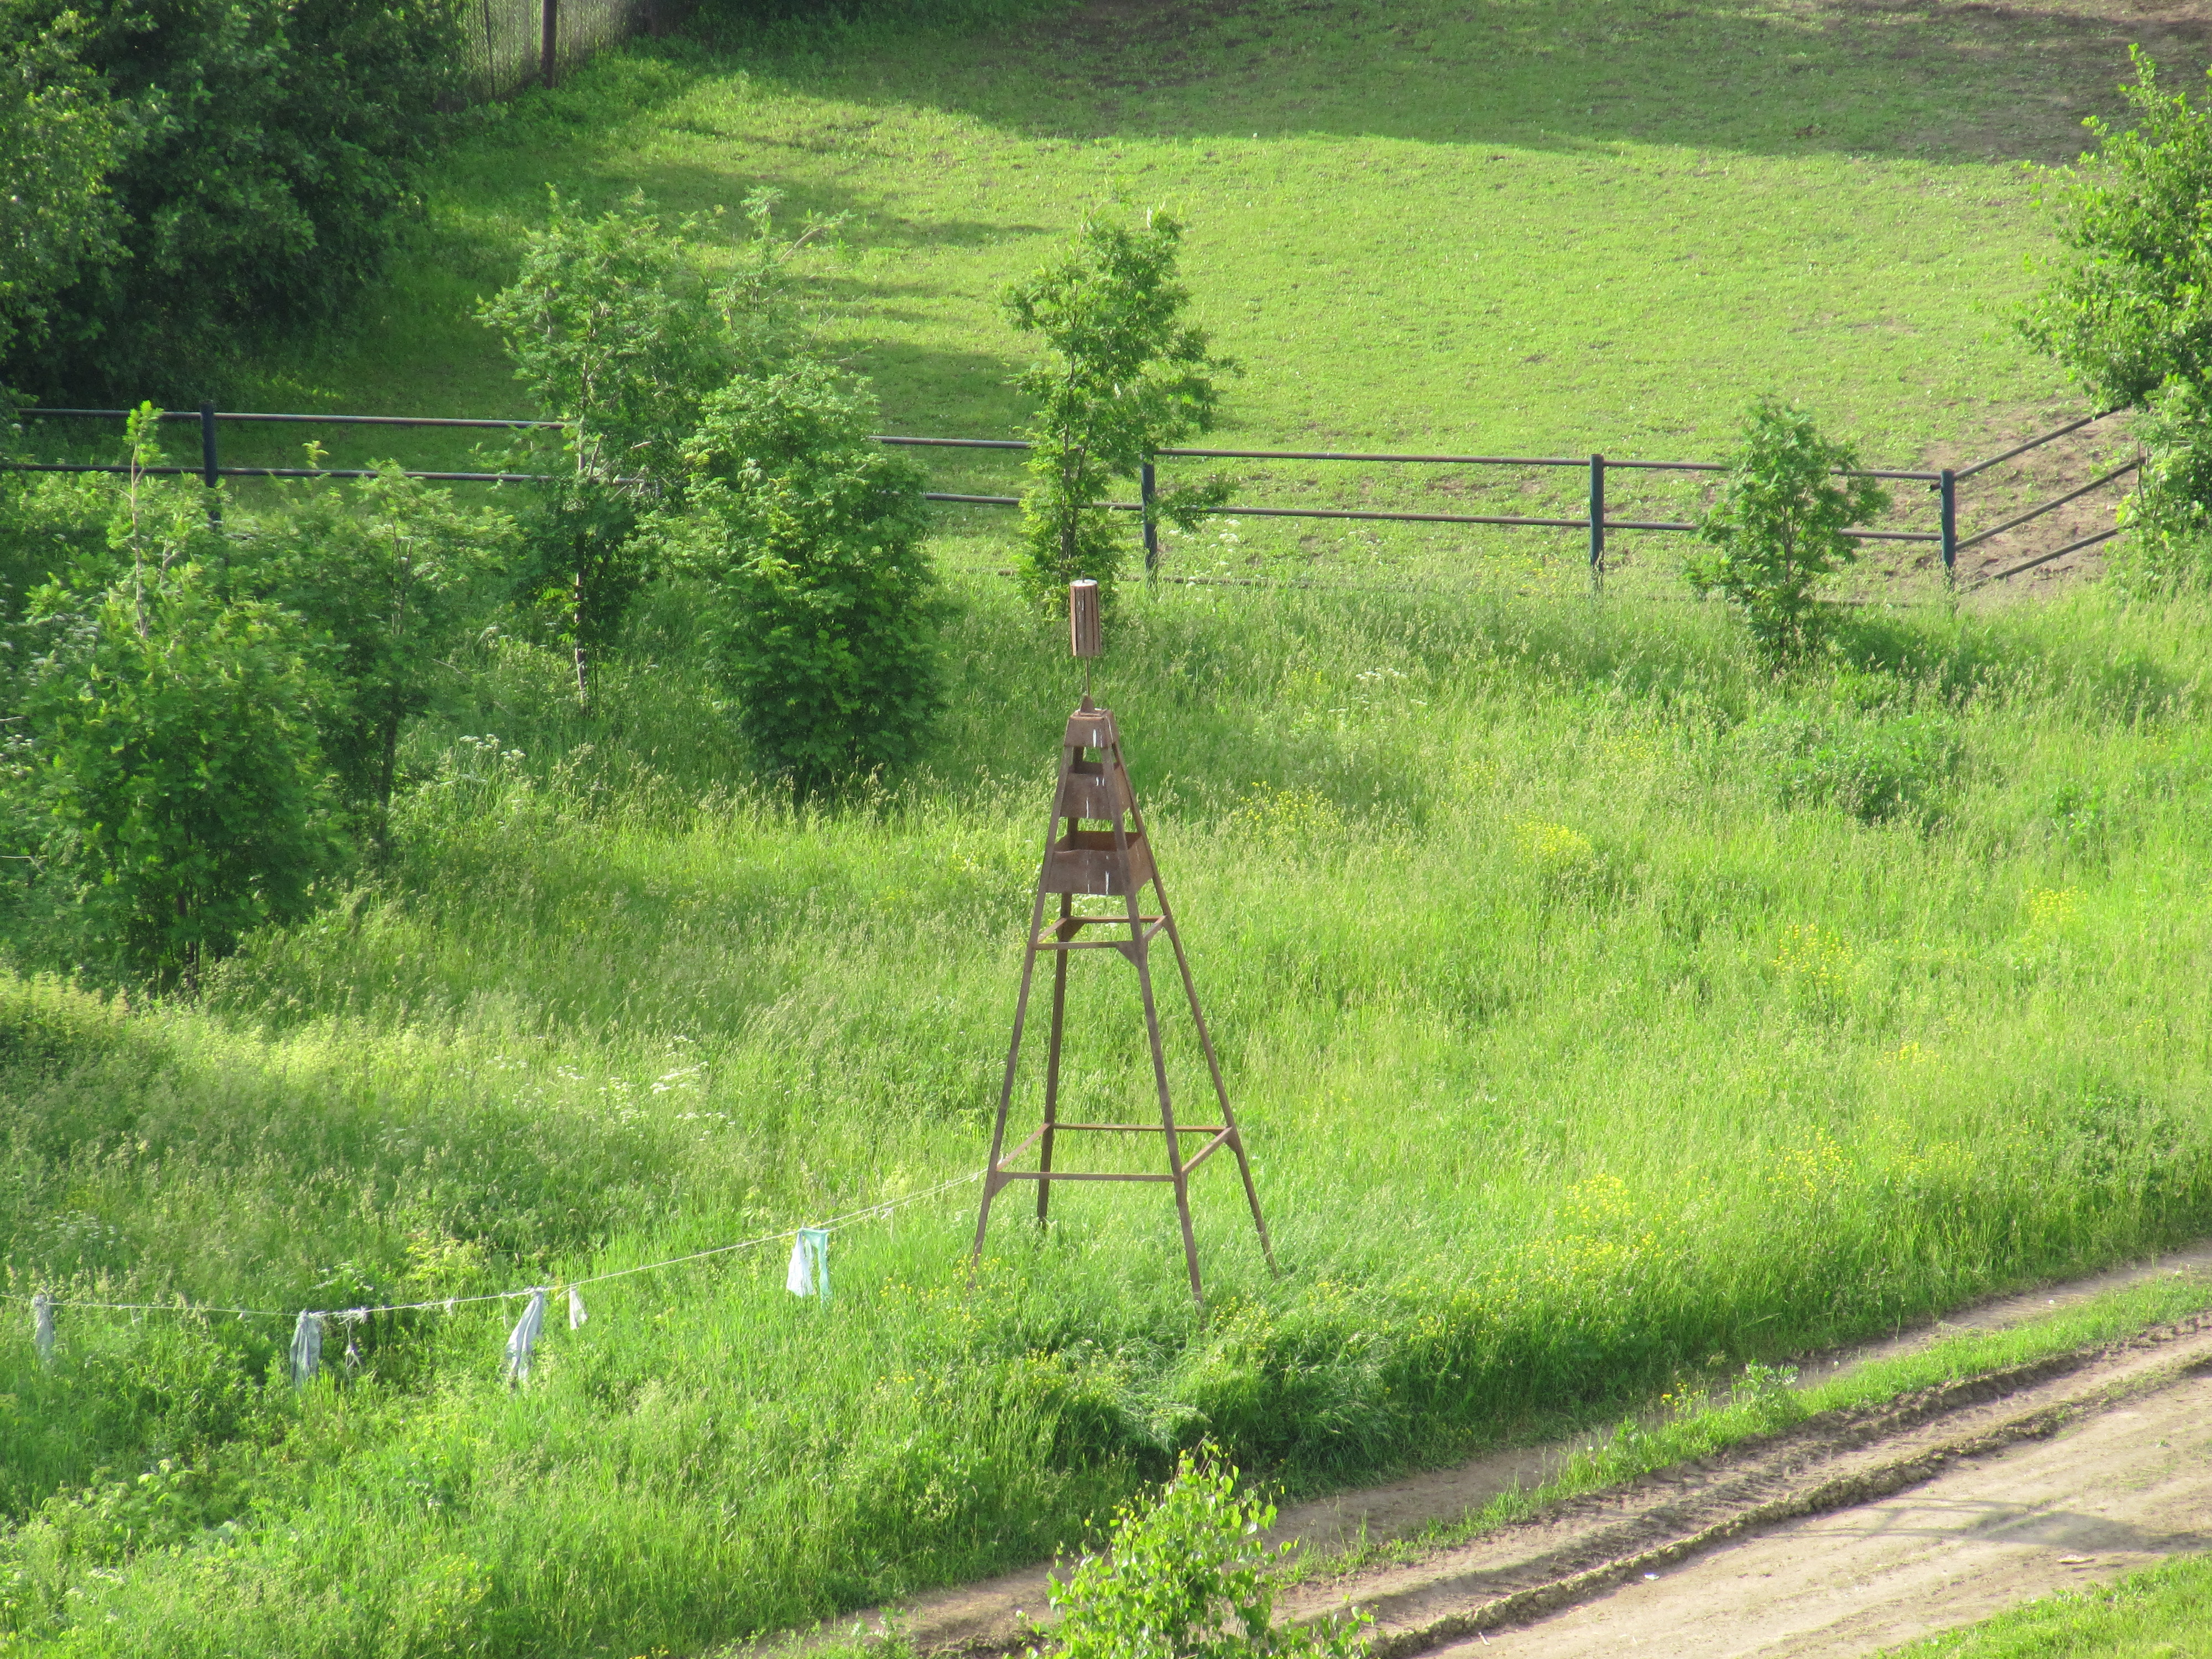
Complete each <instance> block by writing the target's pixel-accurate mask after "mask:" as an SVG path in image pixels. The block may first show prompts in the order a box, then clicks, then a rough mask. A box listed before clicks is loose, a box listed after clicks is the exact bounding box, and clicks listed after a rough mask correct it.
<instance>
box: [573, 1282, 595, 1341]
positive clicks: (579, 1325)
mask: <svg viewBox="0 0 2212 1659" xmlns="http://www.w3.org/2000/svg"><path fill="white" fill-rule="evenodd" d="M590 1317H591V1315H590V1314H589V1313H587V1312H586V1311H585V1309H584V1293H583V1292H582V1291H580V1290H578V1289H577V1288H576V1287H575V1286H574V1285H570V1286H569V1287H568V1328H569V1329H570V1330H572V1331H580V1330H582V1329H583V1328H584V1322H585V1321H586V1320H587V1319H589V1318H590Z"/></svg>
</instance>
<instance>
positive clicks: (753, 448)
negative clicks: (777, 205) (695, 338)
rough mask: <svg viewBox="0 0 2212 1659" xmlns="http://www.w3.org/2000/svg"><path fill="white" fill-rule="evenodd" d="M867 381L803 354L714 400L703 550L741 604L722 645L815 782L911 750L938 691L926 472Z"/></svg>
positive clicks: (699, 463)
mask: <svg viewBox="0 0 2212 1659" xmlns="http://www.w3.org/2000/svg"><path fill="white" fill-rule="evenodd" d="M874 413H875V406H874V404H873V402H872V399H870V398H868V397H867V396H866V393H865V392H864V390H863V389H862V388H861V387H860V386H856V385H854V384H853V383H852V382H850V381H847V380H841V379H840V378H839V377H838V376H837V375H836V374H835V373H833V372H832V371H831V370H829V368H824V367H823V365H821V364H819V363H815V362H800V363H799V364H797V365H795V366H794V367H793V368H791V369H789V370H787V372H785V373H784V374H778V375H775V376H774V377H772V378H770V379H769V380H764V381H757V380H734V381H732V383H731V384H730V385H729V386H727V387H726V388H724V390H722V391H721V392H718V393H716V394H715V396H714V398H711V399H709V400H708V406H707V413H706V418H705V420H704V422H702V425H701V427H700V429H699V431H698V433H697V434H696V435H695V436H694V438H693V439H692V441H691V444H690V447H689V450H688V452H687V458H688V459H689V460H690V464H691V468H692V476H693V479H694V483H693V485H692V495H693V499H694V500H695V501H696V504H697V506H698V507H699V509H700V519H699V522H698V526H696V529H695V530H694V532H692V536H691V541H690V553H689V557H688V562H690V565H691V567H692V568H694V569H696V570H697V571H698V572H699V573H700V574H702V575H704V576H706V577H707V578H708V580H710V581H712V582H713V583H714V586H716V588H717V589H719V590H720V593H721V595H722V597H723V599H724V601H725V604H726V615H725V618H724V620H723V622H722V623H721V624H720V628H721V632H720V639H719V641H718V645H719V650H718V653H717V662H718V666H719V671H720V674H721V677H722V679H723V682H724V684H726V685H727V686H728V687H729V688H730V690H732V692H733V693H734V694H735V696H736V700H737V704H738V723H739V725H740V726H741V727H742V729H743V730H744V733H745V736H746V738H748V739H749V740H750V742H751V743H752V744H753V746H754V748H755V750H756V751H757V754H758V756H759V757H760V760H761V762H762V763H763V766H764V767H765V768H766V769H769V770H772V771H775V772H778V773H781V774H783V775H787V776H788V777H789V778H790V779H791V780H792V781H793V782H794V783H795V784H796V785H797V786H798V787H800V788H802V789H815V788H819V787H823V786H826V785H829V784H831V783H834V782H836V781H838V780H840V779H842V778H846V777H850V776H853V775H857V774H865V773H867V772H870V771H874V770H877V769H884V770H895V769H898V768H900V767H901V766H902V765H904V764H905V763H907V762H908V761H910V760H911V759H912V757H913V754H914V750H915V745H916V744H918V743H919V742H920V741H921V737H922V734H923V732H924V731H925V729H926V728H927V724H928V721H929V720H930V717H931V716H932V715H933V714H934V713H935V712H936V710H937V708H938V705H939V695H938V689H937V688H938V674H937V653H936V629H935V621H936V611H937V603H936V582H935V578H934V576H933V574H932V572H931V569H930V567H929V562H928V560H927V556H925V554H924V552H923V550H922V543H923V538H925V537H926V536H927V533H928V519H927V509H926V507H924V505H923V502H922V499H921V492H922V483H923V480H922V477H921V474H920V472H918V471H916V470H915V468H914V467H913V466H912V465H910V464H909V463H908V462H907V461H905V460H904V459H901V458H900V457H897V456H896V455H891V454H889V453H885V452H884V449H883V448H882V447H881V446H879V445H878V444H875V443H872V442H871V441H869V437H868V433H869V430H870V425H871V422H872V418H873V416H874Z"/></svg>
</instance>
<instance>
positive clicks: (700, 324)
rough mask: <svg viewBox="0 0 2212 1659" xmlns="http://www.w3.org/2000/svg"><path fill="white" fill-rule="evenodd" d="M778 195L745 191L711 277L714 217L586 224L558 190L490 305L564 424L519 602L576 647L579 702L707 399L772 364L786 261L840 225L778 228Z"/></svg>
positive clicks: (646, 571)
mask: <svg viewBox="0 0 2212 1659" xmlns="http://www.w3.org/2000/svg"><path fill="white" fill-rule="evenodd" d="M779 200H780V197H779V196H778V195H777V193H776V192H775V191H757V192H755V193H754V194H753V195H752V196H750V197H748V198H747V200H746V202H745V208H744V211H745V216H746V220H747V222H748V224H749V225H750V235H749V237H748V238H747V239H746V240H744V242H743V243H742V244H741V245H740V246H739V247H738V250H737V255H736V265H737V269H736V272H735V274H734V275H733V276H731V277H729V278H728V279H727V280H726V281H722V282H719V283H717V282H714V281H710V280H709V279H708V276H707V275H706V273H705V270H704V266H703V264H702V246H701V245H700V242H701V238H702V235H703V234H704V233H705V231H706V229H707V228H708V225H709V224H710V222H711V221H712V218H713V216H699V215H692V216H688V217H686V218H684V219H683V220H682V221H680V222H678V226H677V228H676V229H674V230H673V231H671V230H669V229H667V228H665V227H664V226H663V225H662V223H661V222H660V220H659V217H658V216H657V215H655V213H654V212H653V209H652V206H651V204H649V203H647V201H646V200H645V199H644V197H641V196H632V197H630V198H629V199H628V200H627V201H625V202H623V204H620V205H619V206H618V207H617V208H615V209H613V210H611V211H609V212H606V213H603V214H601V215H599V216H598V217H596V218H592V217H587V216H585V215H584V213H583V211H582V210H581V208H580V206H579V204H576V203H574V202H567V201H563V200H562V197H561V196H560V194H559V192H558V191H555V192H553V193H552V210H551V213H550V216H549V219H548V222H547V224H546V226H545V228H544V229H543V230H538V231H533V232H531V233H530V234H529V235H528V237H527V239H526V246H525V251H524V253H523V258H522V264H521V269H520V273H519V274H518V275H517V276H516V278H515V280H514V282H513V283H510V284H509V285H508V286H507V287H506V288H504V289H501V290H500V292H499V293H497V294H496V295H493V296H492V298H491V299H489V301H485V302H484V304H483V307H482V308H481V313H480V314H481V316H482V318H483V321H484V322H485V323H486V324H487V325H489V326H490V327H492V328H494V329H495V330H497V331H498V332H499V334H500V336H501V339H502V340H503V342H504V343H505V344H506V347H507V355H508V356H509V357H510V358H512V359H513V362H514V365H515V378H516V379H518V380H521V381H523V382H524V383H525V384H526V385H527V386H529V387H530V389H531V391H532V394H533V395H534V396H535V398H537V401H538V405H539V407H540V408H541V409H543V410H546V411H547V412H548V413H549V414H550V415H551V416H554V417H555V418H556V419H558V420H560V421H562V422H564V423H565V424H564V426H563V428H562V452H563V454H562V459H563V461H564V462H565V465H563V466H562V467H561V468H560V473H561V478H560V482H559V483H556V484H554V485H552V486H550V488H548V489H546V490H545V491H544V494H543V495H541V497H540V498H539V500H538V502H537V503H536V505H535V507H533V509H532V511H530V512H529V513H526V514H525V515H524V519H523V530H524V538H523V557H522V561H521V562H522V570H521V582H520V595H519V597H520V599H521V600H522V601H523V603H524V605H525V606H526V608H527V609H529V610H531V611H534V612H535V613H536V614H537V615H538V617H541V618H542V619H543V620H544V622H545V623H547V624H548V625H549V628H550V632H551V633H552V634H553V635H554V636H555V637H556V638H557V639H558V640H560V641H562V643H564V644H566V645H568V647H570V649H571V651H572V652H573V653H574V661H575V673H576V696H577V700H578V702H579V703H580V704H581V705H582V706H584V707H586V708H589V706H590V702H591V683H590V677H589V669H588V663H589V659H590V658H591V656H592V653H594V652H596V651H599V650H600V649H603V648H604V647H605V646H606V644H607V643H608V642H609V641H611V639H612V638H613V636H614V635H615V633H616V631H617V629H618V628H619V627H620V625H621V623H622V620H623V616H624V615H625V614H626V612H627V611H628V610H629V604H630V601H631V600H632V599H634V598H635V596H636V594H637V592H638V590H639V589H640V588H641V586H643V585H644V584H645V582H646V581H647V580H649V579H650V577H651V575H652V574H653V570H652V562H651V561H652V557H653V551H654V550H655V548H656V547H657V546H658V545H659V541H658V538H655V537H654V536H651V535H643V536H641V535H640V534H639V533H638V529H639V525H640V522H641V520H642V518H643V516H644V515H645V514H646V513H647V512H648V511H650V510H651V509H652V508H653V507H655V506H656V505H661V504H665V503H667V502H668V501H670V500H671V498H672V497H673V496H674V495H677V494H678V493H679V492H680V490H681V488H682V485H683V481H684V466H683V461H682V449H683V445H684V440H685V439H686V438H688V437H689V436H690V434H691V433H692V432H693V431H694V430H695V429H696V428H697V426H698V424H699V418H700V411H701V410H702V407H703V406H704V404H705V401H706V399H707V397H708V394H709V393H711V392H714V389H715V388H716V387H718V386H721V385H723V384H724V383H725V382H726V381H727V380H730V378H731V377H732V376H733V375H741V374H750V375H757V374H763V373H765V372H766V371H767V370H768V369H769V368H771V367H772V366H773V365H775V363H777V362H781V361H782V359H783V358H784V357H785V356H787V355H788V354H789V352H790V350H791V349H793V344H794V343H795V342H796V340H797V339H798V338H799V332H800V328H799V314H798V311H797V308H796V307H795V304H794V303H793V298H792V294H791V288H790V279H789V270H790V265H791V262H792V260H793V258H795V256H796V255H797V254H798V253H799V251H800V250H801V249H803V248H805V247H806V246H809V245H810V244H811V243H813V242H815V241H817V240H819V239H821V238H822V237H823V236H824V235H826V234H829V233H830V232H831V231H833V230H834V229H835V228H836V225H837V223H838V222H839V221H837V220H835V219H820V218H810V219H809V220H808V221H807V222H805V224H804V225H803V226H802V227H801V228H800V230H799V234H797V235H795V236H791V237H785V236H782V235H781V234H780V233H778V231H777V230H776V228H775V209H776V206H777V204H778V202H779Z"/></svg>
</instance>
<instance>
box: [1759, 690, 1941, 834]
mask: <svg viewBox="0 0 2212 1659" xmlns="http://www.w3.org/2000/svg"><path fill="white" fill-rule="evenodd" d="M1744 735H1745V738H1746V740H1747V742H1748V743H1749V744H1751V746H1752V747H1753V750H1754V751H1756V752H1757V753H1758V754H1759V757H1760V760H1761V763H1762V769H1763V770H1764V771H1765V774H1766V776H1767V779H1768V781H1769V783H1770V784H1771V787H1772V788H1773V790H1774V793H1775V796H1776V798H1777V799H1778V800H1779V801H1780V802H1781V804H1782V805H1785V806H1795V805H1832V806H1835V807H1838V808H1839V809H1840V810H1842V811H1845V812H1848V813H1850V815H1851V816H1852V817H1855V818H1857V819H1858V820H1859V821H1860V822H1861V823H1881V822H1883V821H1885V820H1887V819H1890V818H1895V817H1905V816H1907V815H1910V814H1915V813H1918V814H1923V815H1926V814H1930V813H1933V812H1935V811H1936V810H1937V809H1938V807H1939V805H1940V803H1941V800H1942V791H1943V790H1944V788H1945V787H1947V786H1948V784H1949V782H1950V781H1951V779H1952V777H1953V776H1954V775H1955V774H1956V772H1957V771H1958V769H1959V763H1960V756H1961V754H1962V752H1963V745H1962V744H1960V740H1959V735H1958V730H1957V727H1956V725H1955V723H1954V721H1953V720H1950V719H1949V718H1948V716H1946V715H1944V714H1938V713H1932V712H1921V713H1915V714H1894V715H1891V716H1888V717H1887V718H1877V719H1873V720H1867V719H1861V718H1857V717H1854V716H1852V715H1850V714H1848V713H1843V712H1836V713H1832V714H1826V715H1820V714H1804V713H1801V712H1799V711H1796V710H1790V711H1786V712H1783V713H1778V714H1773V715H1771V716H1768V717H1767V718H1765V719H1763V720H1759V721H1758V722H1756V723H1755V724H1754V725H1753V726H1751V727H1749V728H1747V731H1746V732H1745V734H1744Z"/></svg>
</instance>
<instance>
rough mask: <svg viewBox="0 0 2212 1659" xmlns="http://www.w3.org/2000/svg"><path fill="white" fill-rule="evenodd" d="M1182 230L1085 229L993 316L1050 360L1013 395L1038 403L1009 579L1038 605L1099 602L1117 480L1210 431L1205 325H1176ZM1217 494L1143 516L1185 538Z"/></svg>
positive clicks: (1170, 226)
mask: <svg viewBox="0 0 2212 1659" xmlns="http://www.w3.org/2000/svg"><path fill="white" fill-rule="evenodd" d="M1181 246H1182V225H1181V224H1180V223H1179V222H1177V221H1176V220H1174V219H1172V218H1170V217H1169V216H1167V215H1166V214H1164V213H1153V214H1149V215H1147V216H1146V220H1145V222H1144V223H1143V224H1142V225H1140V226H1129V225H1123V224H1118V223H1115V222H1110V221H1107V220H1098V219H1094V220H1091V221H1090V222H1087V223H1085V225H1084V227H1083V228H1082V230H1081V232H1080V233H1079V234H1078V235H1077V237H1076V239H1075V240H1074V243H1073V246H1070V247H1068V248H1067V249H1066V250H1065V251H1064V252H1062V253H1061V254H1060V257H1059V258H1056V259H1054V261H1053V262H1052V263H1051V264H1048V265H1046V266H1045V267H1044V268H1043V269H1042V270H1038V271H1037V272H1036V274H1034V275H1033V276H1030V277H1029V278H1028V279H1027V280H1026V281H1024V282H1021V283H1016V284H1015V285H1014V286H1013V287H1012V288H1011V289H1008V290H1007V292H1006V302H1005V303H1006V314H1007V316H1008V318H1009V319H1010V320H1011V321H1012V323H1013V325H1014V326H1015V327H1016V328H1017V329H1018V330H1019V331H1022V332H1023V333H1024V334H1037V335H1041V336H1042V337H1043V339H1044V342H1045V343H1046V344H1047V345H1048V347H1049V348H1050V350H1051V355H1050V356H1047V357H1045V358H1044V359H1042V361H1040V362H1036V363H1035V364H1033V365H1031V366H1030V368H1028V369H1026V370H1024V372H1023V374H1021V375H1020V377H1019V378H1018V380H1016V381H1015V385H1016V386H1018V387H1019V388H1020V390H1021V391H1022V392H1024V393H1026V394H1027V395H1028V396H1030V397H1031V398H1035V399H1036V404H1037V412H1036V418H1035V419H1033V420H1032V421H1031V422H1030V426H1029V439H1030V456H1029V463H1028V471H1029V475H1030V483H1029V488H1028V489H1026V490H1024V492H1023V496H1022V530H1021V536H1022V551H1021V576H1022V581H1023V585H1024V587H1025V588H1026V589H1027V590H1028V591H1029V592H1030V594H1031V595H1032V596H1033V597H1035V598H1036V599H1038V600H1039V601H1040V602H1049V603H1054V604H1056V603H1058V600H1059V596H1060V595H1061V594H1063V593H1065V592H1066V589H1067V584H1068V583H1069V582H1071V581H1073V580H1076V579H1077V578H1079V577H1085V576H1087V577H1089V578H1090V579H1091V580H1093V581H1095V582H1097V584H1098V588H1099V599H1100V602H1101V603H1102V604H1108V603H1110V602H1111V600H1112V598H1113V593H1114V583H1115V575H1116V574H1117V573H1118V572H1119V570H1120V568H1121V553H1122V546H1123V543H1124V541H1125V539H1126V536H1125V532H1122V531H1121V530H1119V529H1117V528H1116V527H1115V525H1114V524H1113V522H1112V514H1111V513H1109V512H1108V511H1107V509H1106V507H1105V502H1106V500H1107V496H1108V492H1109V489H1110V487H1111V486H1112V484H1113V483H1115V480H1117V479H1122V480H1127V479H1133V478H1134V477H1136V476H1137V475H1138V473H1139V470H1140V469H1141V468H1142V467H1143V466H1144V465H1145V464H1146V462H1147V461H1149V460H1150V459H1152V455H1153V453H1155V452H1156V451H1158V450H1159V449H1162V448H1165V447H1170V446H1171V445H1175V444H1179V443H1181V442H1182V441H1184V440H1185V439H1187V438H1192V437H1195V436H1197V435H1200V433H1204V432H1209V431H1211V430H1212V428H1213V425H1214V422H1215V420H1216V418H1217V417H1218V411H1219V408H1220V402H1221V392H1220V386H1219V383H1218V380H1219V377H1221V376H1223V375H1225V374H1233V373H1235V372H1236V369H1237V365H1236V364H1235V363H1234V362H1231V360H1230V359H1228V358H1226V357H1217V356H1214V355H1213V353H1212V345H1211V343H1210V342H1209V340H1208V338H1207V336H1206V331H1205V330H1204V329H1202V328H1200V327H1198V326H1196V325H1194V324H1192V323H1190V322H1188V320H1186V319H1185V315H1184V313H1185V312H1186V311H1187V310H1188V307H1189V304H1190V290H1189V289H1187V288H1185V287H1184V286H1183V285H1182V283H1179V282H1178V281H1176V258H1177V253H1178V250H1179V249H1180V247H1181ZM1228 496H1229V485H1228V483H1227V481H1226V480H1225V479H1221V478H1214V479H1210V480H1207V481H1206V482H1203V483H1194V484H1188V485H1185V486H1183V487H1182V488H1180V489H1173V490H1168V491H1163V492H1162V493H1161V494H1159V495H1158V497H1157V498H1156V502H1155V511H1156V513H1158V516H1159V517H1161V518H1164V519H1166V520H1170V522H1172V523H1174V524H1176V526H1179V527H1181V528H1183V529H1189V528H1191V527H1192V526H1194V524H1195V523H1196V521H1197V520H1198V519H1199V518H1200V516H1201V515H1202V514H1203V513H1204V512H1205V511H1206V509H1207V508H1209V507H1218V506H1220V505H1221V503H1222V502H1224V501H1226V500H1227V499H1228Z"/></svg>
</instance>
